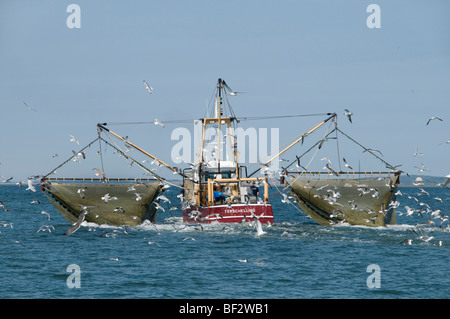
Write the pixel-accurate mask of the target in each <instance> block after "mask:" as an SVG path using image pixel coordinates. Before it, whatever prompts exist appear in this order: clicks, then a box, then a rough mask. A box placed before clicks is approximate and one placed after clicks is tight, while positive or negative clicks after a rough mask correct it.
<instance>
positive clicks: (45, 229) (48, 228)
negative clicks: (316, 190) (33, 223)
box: [36, 225, 55, 233]
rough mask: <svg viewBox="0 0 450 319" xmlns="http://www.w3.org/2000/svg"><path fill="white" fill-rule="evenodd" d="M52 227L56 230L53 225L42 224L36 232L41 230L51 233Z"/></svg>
mask: <svg viewBox="0 0 450 319" xmlns="http://www.w3.org/2000/svg"><path fill="white" fill-rule="evenodd" d="M52 229H53V230H55V227H53V226H52V225H42V226H41V227H39V229H38V230H37V232H36V233H39V232H40V231H48V232H49V233H51V232H52Z"/></svg>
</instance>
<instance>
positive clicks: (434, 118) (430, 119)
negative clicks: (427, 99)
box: [427, 116, 442, 125]
mask: <svg viewBox="0 0 450 319" xmlns="http://www.w3.org/2000/svg"><path fill="white" fill-rule="evenodd" d="M433 120H439V121H442V119H441V118H440V117H437V116H433V117H430V118H429V119H428V121H427V125H428V124H430V122H431V121H433Z"/></svg>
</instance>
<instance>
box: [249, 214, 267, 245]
mask: <svg viewBox="0 0 450 319" xmlns="http://www.w3.org/2000/svg"><path fill="white" fill-rule="evenodd" d="M251 214H252V216H253V219H254V220H255V227H256V234H257V235H258V238H259V239H261V235H263V234H265V233H266V232H265V231H263V229H262V225H261V222H260V221H259V219H260V218H261V217H263V215H264V213H262V214H261V215H259V216H256V215H255V214H254V213H253V212H251Z"/></svg>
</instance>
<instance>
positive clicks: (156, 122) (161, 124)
mask: <svg viewBox="0 0 450 319" xmlns="http://www.w3.org/2000/svg"><path fill="white" fill-rule="evenodd" d="M153 123H155V125H159V126H161V127H164V123H163V122H161V121H160V120H158V119H155V121H154V122H153Z"/></svg>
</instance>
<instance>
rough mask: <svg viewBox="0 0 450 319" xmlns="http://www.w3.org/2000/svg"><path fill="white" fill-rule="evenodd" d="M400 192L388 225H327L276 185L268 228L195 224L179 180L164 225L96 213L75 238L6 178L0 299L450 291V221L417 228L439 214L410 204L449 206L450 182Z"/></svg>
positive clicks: (1, 190) (425, 294) (446, 210)
mask: <svg viewBox="0 0 450 319" xmlns="http://www.w3.org/2000/svg"><path fill="white" fill-rule="evenodd" d="M400 190H401V192H402V193H403V195H402V196H398V200H399V202H400V203H401V204H400V206H399V207H398V208H397V224H396V225H392V226H388V227H377V228H372V227H362V226H349V225H346V224H341V225H336V226H320V225H318V224H316V223H315V222H314V221H313V220H311V219H310V218H308V217H307V216H306V215H305V214H304V213H302V212H301V211H300V210H299V208H298V206H296V205H295V204H292V205H291V204H288V203H282V202H281V199H282V197H281V196H280V195H279V194H277V192H276V189H271V192H272V195H271V197H270V200H271V203H272V205H273V211H274V216H275V222H274V224H273V225H271V226H270V227H269V226H267V225H263V230H264V232H265V233H264V234H263V235H262V236H260V237H258V236H257V233H256V229H255V227H254V225H252V224H248V223H247V224H217V223H216V224H210V225H202V226H200V225H186V224H184V223H183V222H182V218H181V211H180V209H179V199H178V198H177V197H176V195H177V194H178V190H177V189H176V188H174V187H172V188H169V189H168V191H167V192H166V193H165V195H166V197H168V198H169V199H170V200H171V201H172V204H171V205H168V204H166V206H165V208H166V209H165V212H162V211H161V212H160V213H159V215H158V218H157V222H156V224H149V223H144V224H143V225H140V226H136V227H111V226H98V225H95V224H86V223H85V224H83V226H82V227H81V228H80V229H79V230H78V231H76V232H75V233H73V234H71V235H69V236H64V235H63V234H64V232H65V231H66V230H67V229H68V228H70V227H71V225H70V223H69V222H68V221H67V220H66V219H64V218H63V217H62V216H61V215H60V214H59V213H58V212H57V211H56V209H55V208H54V207H53V206H52V205H51V204H50V203H49V201H48V200H47V198H46V197H45V196H44V195H43V194H42V193H40V192H39V191H38V192H35V193H33V192H31V191H26V188H25V187H22V188H20V187H18V186H16V185H9V186H0V200H1V201H2V202H4V203H5V204H6V205H5V207H6V208H7V211H4V209H3V208H0V298H2V299H5V298H26V299H34V298H49V299H55V298H69V299H72V298H127V299H131V298H155V299H224V298H225V299H228V298H236V299H241V298H242V299H243V298H245V299H260V298H264V299H301V298H363V299H366V298H367V299H368V298H377V299H378V298H389V299H391V298H402V299H406V298H427V299H428V298H433V299H434V298H449V297H450V276H449V275H448V274H449V270H450V266H449V253H450V231H449V227H448V226H447V225H448V221H445V220H440V219H432V221H433V222H434V224H422V225H420V226H417V225H419V224H421V223H427V222H428V221H429V217H430V213H423V214H422V216H421V215H420V214H419V213H417V212H415V213H413V214H412V215H411V216H407V214H406V208H405V207H404V206H405V205H406V206H409V207H412V208H417V209H419V208H421V207H422V208H423V207H425V206H424V205H420V203H426V204H427V205H429V206H430V209H431V210H436V209H441V212H442V214H450V191H449V190H448V189H443V188H426V191H427V192H428V193H429V194H430V196H428V195H420V196H418V194H419V192H420V191H419V188H401V189H400ZM408 195H409V196H411V198H408ZM435 197H439V198H441V199H442V202H440V201H438V200H437V199H434V198H435ZM414 198H417V199H418V201H416V200H415V199H414ZM33 200H38V201H39V202H40V203H32V201H33ZM172 205H175V206H178V210H173V211H169V208H170V207H171V206H172ZM42 211H44V212H46V213H48V214H49V216H48V215H47V214H44V213H42ZM49 218H50V220H49ZM417 227H420V228H421V229H423V230H424V231H425V234H426V235H427V236H429V237H433V238H432V239H430V240H428V241H425V240H424V239H427V238H424V237H422V238H420V237H419V235H417V234H416V233H415V232H414V231H415V230H417ZM429 237H428V238H429ZM407 238H410V239H412V240H413V241H412V244H411V245H403V244H401V242H402V241H403V240H405V239H407ZM439 242H441V243H442V246H436V245H435V244H437V243H439ZM374 265H375V266H374ZM374 283H375V284H374Z"/></svg>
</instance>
